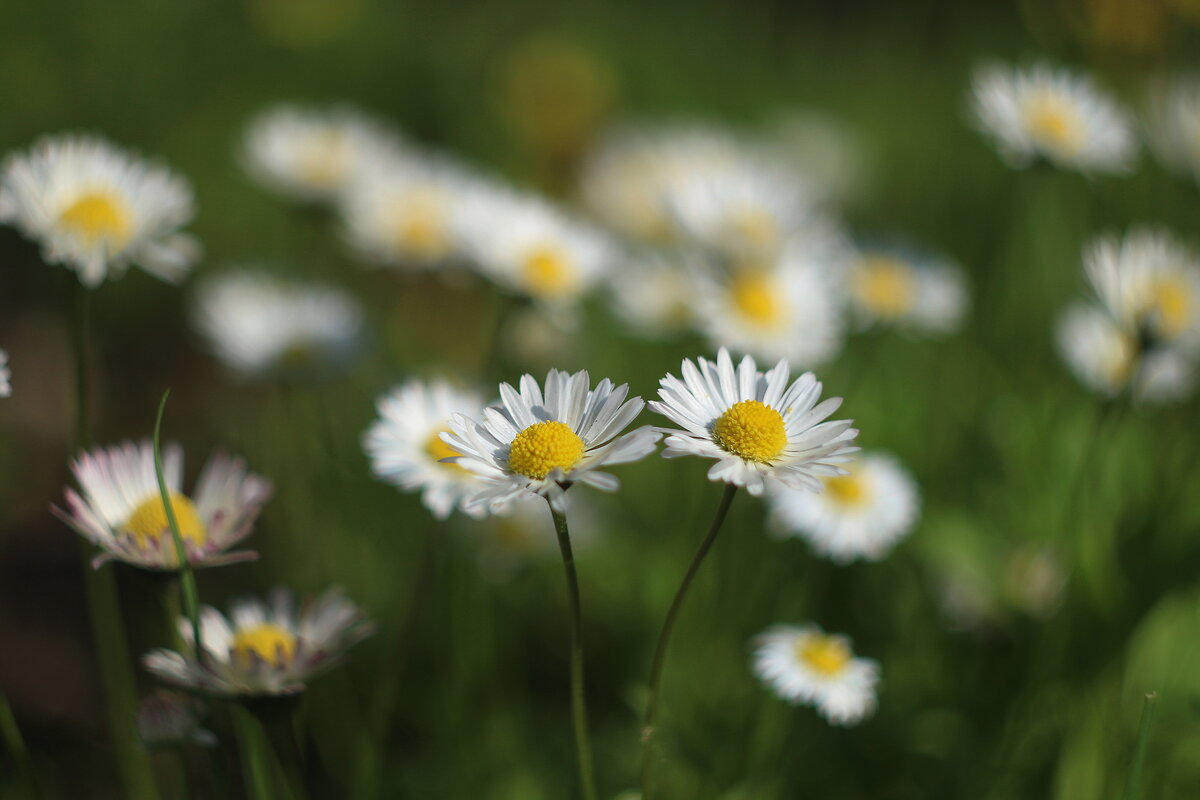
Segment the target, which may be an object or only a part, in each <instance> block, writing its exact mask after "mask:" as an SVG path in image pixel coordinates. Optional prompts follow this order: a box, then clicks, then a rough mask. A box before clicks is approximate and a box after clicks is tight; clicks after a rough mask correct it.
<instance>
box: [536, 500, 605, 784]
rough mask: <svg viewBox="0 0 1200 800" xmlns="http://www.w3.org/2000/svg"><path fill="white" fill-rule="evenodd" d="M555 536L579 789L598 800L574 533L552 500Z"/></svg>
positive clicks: (564, 514) (551, 513)
mask: <svg viewBox="0 0 1200 800" xmlns="http://www.w3.org/2000/svg"><path fill="white" fill-rule="evenodd" d="M546 500H547V503H549V505H550V515H551V516H552V517H554V532H555V533H557V534H558V548H559V550H561V551H562V560H563V571H564V572H565V573H566V576H567V604H568V607H569V609H570V613H571V716H572V718H573V720H574V723H575V750H576V754H577V756H578V758H579V787H580V790H581V791H582V793H583V798H584V800H596V775H595V770H594V768H593V767H592V742H591V740H590V739H589V738H588V726H587V701H586V699H585V698H584V694H583V625H582V622H581V620H582V615H581V614H580V610H579V578H578V577H577V576H576V575H575V555H574V554H573V553H572V552H571V533H570V531H569V529H568V528H567V514H566V511H561V510H559V509H557V508H555V507H554V503H553V502H551V501H550V499H549V498H547V499H546Z"/></svg>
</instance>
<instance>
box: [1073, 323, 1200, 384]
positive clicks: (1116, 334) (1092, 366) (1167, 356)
mask: <svg viewBox="0 0 1200 800" xmlns="http://www.w3.org/2000/svg"><path fill="white" fill-rule="evenodd" d="M1056 340H1057V344H1058V350H1059V353H1060V355H1061V356H1062V358H1063V361H1065V362H1066V364H1067V366H1068V367H1069V368H1070V370H1071V372H1073V373H1074V374H1075V377H1076V378H1078V379H1079V381H1080V382H1081V383H1083V384H1084V385H1085V386H1087V387H1088V388H1089V389H1091V390H1092V391H1094V392H1097V393H1098V394H1101V395H1103V396H1105V397H1110V398H1111V397H1116V396H1117V395H1119V394H1121V393H1122V392H1124V391H1126V390H1129V391H1131V392H1132V394H1133V397H1134V398H1136V399H1137V400H1139V401H1142V402H1147V403H1165V402H1170V401H1175V400H1181V399H1183V398H1184V397H1186V396H1187V395H1188V394H1190V393H1191V390H1192V385H1193V383H1194V378H1195V374H1194V368H1193V366H1192V364H1191V362H1190V361H1189V360H1188V359H1187V358H1186V357H1185V356H1184V355H1183V354H1182V353H1181V352H1180V351H1179V349H1178V348H1175V347H1156V348H1154V349H1152V350H1149V351H1140V350H1139V346H1138V343H1137V340H1136V338H1135V337H1134V336H1133V335H1131V334H1130V333H1129V332H1128V331H1127V330H1125V329H1123V328H1121V327H1120V326H1119V325H1117V324H1116V323H1115V322H1114V321H1113V319H1112V317H1111V316H1110V315H1109V314H1108V313H1107V312H1106V311H1105V310H1104V309H1102V308H1099V307H1097V306H1094V305H1091V304H1083V303H1076V304H1073V305H1071V306H1069V307H1068V308H1067V310H1066V311H1065V312H1064V313H1063V315H1062V318H1061V319H1060V320H1059V323H1058V329H1057V332H1056Z"/></svg>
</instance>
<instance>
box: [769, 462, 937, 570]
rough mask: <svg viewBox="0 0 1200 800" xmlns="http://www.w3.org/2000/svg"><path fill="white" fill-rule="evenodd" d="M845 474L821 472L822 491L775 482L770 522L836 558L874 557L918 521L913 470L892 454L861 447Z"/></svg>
mask: <svg viewBox="0 0 1200 800" xmlns="http://www.w3.org/2000/svg"><path fill="white" fill-rule="evenodd" d="M843 468H844V469H845V470H846V472H847V474H846V475H837V476H834V477H831V478H823V479H822V481H821V482H822V483H823V484H824V488H823V490H822V491H821V492H810V491H808V490H807V489H791V488H788V487H786V486H776V487H773V489H772V491H771V492H770V493H769V494H768V495H767V497H768V499H769V500H770V507H771V518H772V522H773V523H774V527H775V528H776V530H778V531H779V532H780V533H781V534H782V535H784V536H798V537H802V538H804V539H806V540H808V542H809V544H810V545H812V547H813V549H814V550H816V551H817V552H818V553H820V554H821V555H824V556H826V557H828V558H830V559H832V560H834V561H836V562H838V563H839V564H845V563H848V562H850V561H853V560H854V559H856V558H864V559H867V560H869V561H878V560H879V559H881V558H883V557H884V556H885V555H886V554H887V552H888V551H889V550H891V548H892V547H893V546H894V545H895V544H896V542H897V541H899V540H900V539H901V538H903V537H904V536H907V535H908V533H909V532H910V531H911V530H912V528H913V525H914V523H915V522H916V521H917V514H918V511H919V508H920V498H919V497H918V495H917V485H916V482H915V481H913V479H912V476H911V475H909V473H908V471H907V470H905V469H904V468H903V467H901V466H900V464H899V463H898V462H897V461H896V459H894V458H893V457H892V456H890V455H887V454H885V453H860V454H859V455H858V456H857V457H855V459H854V460H853V461H852V462H850V463H848V464H845V465H844V467H843Z"/></svg>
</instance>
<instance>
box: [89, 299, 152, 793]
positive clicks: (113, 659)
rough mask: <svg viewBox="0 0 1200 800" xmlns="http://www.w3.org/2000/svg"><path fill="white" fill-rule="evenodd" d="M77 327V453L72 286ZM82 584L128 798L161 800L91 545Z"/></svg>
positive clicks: (111, 576) (123, 648)
mask: <svg viewBox="0 0 1200 800" xmlns="http://www.w3.org/2000/svg"><path fill="white" fill-rule="evenodd" d="M73 287H74V289H73V291H74V293H75V298H74V299H75V304H74V305H75V313H74V324H73V326H72V335H71V343H72V348H73V350H74V357H75V400H76V402H75V448H76V450H77V451H81V450H86V449H87V448H89V447H91V444H92V434H91V388H90V381H89V379H88V290H87V289H86V288H85V287H84V286H83V285H82V284H80V283H79V282H78V281H74V282H73ZM80 545H81V550H80V555H81V558H82V561H83V582H84V588H85V590H86V593H87V599H88V614H89V616H90V618H91V625H92V640H93V645H94V646H95V648H96V659H97V661H98V662H99V667H100V681H101V684H102V685H103V687H104V696H105V700H106V703H107V707H108V718H109V725H110V727H111V729H112V735H113V748H114V750H115V751H116V760H117V767H118V769H119V771H120V774H121V782H122V784H123V786H124V787H125V795H126V797H128V798H132V800H157V798H158V796H159V794H158V787H157V786H156V785H155V783H154V771H153V769H152V768H151V765H150V756H149V755H148V754H147V753H146V751H145V750H144V749H143V748H142V747H141V745H140V743H139V742H138V735H137V721H136V720H137V718H136V714H137V685H136V682H135V679H134V672H133V661H132V659H130V657H129V651H128V649H127V648H128V641H129V639H128V636H127V635H126V632H125V621H124V619H123V618H122V616H121V603H120V600H119V598H118V594H117V578H116V572H115V571H114V570H113V569H111V568H109V569H98V570H97V569H92V566H91V561H92V557H93V556H94V555H95V553H94V552H93V548H92V546H91V544H89V543H88V542H87V541H85V540H83V539H82V538H81V539H80Z"/></svg>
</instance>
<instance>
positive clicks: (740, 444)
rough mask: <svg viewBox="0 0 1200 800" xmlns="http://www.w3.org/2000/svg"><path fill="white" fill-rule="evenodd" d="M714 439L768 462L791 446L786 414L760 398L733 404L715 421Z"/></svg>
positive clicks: (752, 458) (726, 447) (740, 453)
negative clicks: (784, 417) (785, 421)
mask: <svg viewBox="0 0 1200 800" xmlns="http://www.w3.org/2000/svg"><path fill="white" fill-rule="evenodd" d="M712 432H713V439H715V440H716V442H717V444H719V445H720V446H721V447H722V448H723V449H724V450H726V451H727V452H730V453H733V454H734V455H735V456H739V457H740V458H744V459H746V460H747V461H757V462H758V463H760V464H765V463H767V462H769V461H772V460H774V459H775V458H776V457H777V456H778V455H779V454H780V453H782V452H783V448H785V447H786V446H787V430H786V429H785V428H784V425H783V417H782V416H780V414H779V412H778V411H776V410H775V409H773V408H771V407H770V406H766V405H763V404H762V403H760V402H758V401H757V400H743V401H742V402H740V403H736V404H734V405H732V406H730V407H729V410H727V411H726V412H725V413H724V414H722V415H721V416H719V417H717V421H716V423H714V424H713V429H712Z"/></svg>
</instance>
